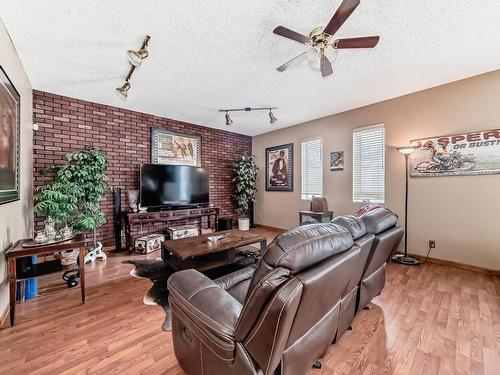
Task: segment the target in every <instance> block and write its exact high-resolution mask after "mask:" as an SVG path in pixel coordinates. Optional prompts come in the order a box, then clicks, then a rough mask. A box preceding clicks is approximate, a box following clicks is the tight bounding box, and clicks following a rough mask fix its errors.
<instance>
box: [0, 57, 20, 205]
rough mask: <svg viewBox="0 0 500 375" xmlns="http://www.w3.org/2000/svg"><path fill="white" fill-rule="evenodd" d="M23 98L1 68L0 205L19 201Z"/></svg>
mask: <svg viewBox="0 0 500 375" xmlns="http://www.w3.org/2000/svg"><path fill="white" fill-rule="evenodd" d="M20 106H21V97H20V95H19V93H18V92H17V90H16V88H15V87H14V85H13V84H12V82H11V81H10V79H9V77H8V76H7V73H6V72H5V71H4V70H3V68H2V67H1V66H0V204H3V203H7V202H12V201H15V200H18V199H19V138H20V137H19V135H20V128H21V126H20V113H21V109H20V108H21V107H20Z"/></svg>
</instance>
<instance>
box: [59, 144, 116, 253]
mask: <svg viewBox="0 0 500 375" xmlns="http://www.w3.org/2000/svg"><path fill="white" fill-rule="evenodd" d="M66 160H67V161H68V164H67V165H68V168H69V170H70V172H71V179H72V181H73V182H74V183H76V184H78V186H80V190H79V192H80V194H79V196H78V210H77V214H76V217H75V221H74V228H75V229H76V230H81V231H84V232H91V231H92V232H93V234H94V249H93V250H100V248H101V247H102V245H101V244H98V243H97V232H96V230H97V228H99V227H100V226H102V225H103V224H105V223H106V219H105V217H104V213H103V212H102V210H101V208H100V200H101V199H102V197H103V196H104V194H105V193H106V190H107V187H108V186H107V183H106V181H107V176H106V169H107V166H108V161H107V159H106V155H105V154H104V152H103V151H102V150H101V149H100V148H99V147H87V148H85V149H83V150H79V151H75V152H70V153H69V154H67V155H66Z"/></svg>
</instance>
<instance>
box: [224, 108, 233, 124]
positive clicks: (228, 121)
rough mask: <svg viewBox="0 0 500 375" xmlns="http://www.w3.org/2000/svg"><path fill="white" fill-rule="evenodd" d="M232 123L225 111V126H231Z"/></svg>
mask: <svg viewBox="0 0 500 375" xmlns="http://www.w3.org/2000/svg"><path fill="white" fill-rule="evenodd" d="M232 123H233V120H231V117H229V113H228V112H227V111H226V125H231V124H232Z"/></svg>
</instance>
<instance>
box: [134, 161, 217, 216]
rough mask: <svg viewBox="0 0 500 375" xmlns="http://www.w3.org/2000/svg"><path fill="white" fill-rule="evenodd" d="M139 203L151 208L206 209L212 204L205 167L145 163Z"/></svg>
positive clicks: (141, 178)
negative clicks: (199, 207)
mask: <svg viewBox="0 0 500 375" xmlns="http://www.w3.org/2000/svg"><path fill="white" fill-rule="evenodd" d="M139 191H140V202H141V206H142V207H146V208H148V209H150V208H153V209H182V208H191V207H196V206H207V205H208V204H209V201H210V194H209V174H208V170H207V169H206V168H202V167H191V166H185V165H161V164H144V165H142V166H141V171H140V190H139Z"/></svg>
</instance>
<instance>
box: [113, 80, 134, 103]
mask: <svg viewBox="0 0 500 375" xmlns="http://www.w3.org/2000/svg"><path fill="white" fill-rule="evenodd" d="M130 87H131V85H130V82H125V83H124V84H123V85H122V86H120V87H117V88H116V92H117V94H119V96H120V97H121V98H122V99H125V98H126V97H127V95H128V90H129V89H130Z"/></svg>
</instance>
